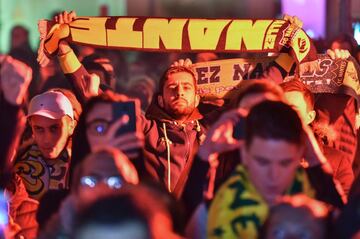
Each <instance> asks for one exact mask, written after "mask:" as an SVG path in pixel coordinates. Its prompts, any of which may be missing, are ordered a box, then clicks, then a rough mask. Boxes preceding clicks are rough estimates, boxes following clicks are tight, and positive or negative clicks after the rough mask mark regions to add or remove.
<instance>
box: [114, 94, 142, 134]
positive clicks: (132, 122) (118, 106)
mask: <svg viewBox="0 0 360 239" xmlns="http://www.w3.org/2000/svg"><path fill="white" fill-rule="evenodd" d="M135 103H136V102H135V101H126V102H114V103H112V110H113V122H115V121H117V120H119V119H120V118H123V120H124V124H123V125H121V126H120V127H119V128H118V130H117V131H116V134H115V135H116V136H119V135H122V134H124V133H129V132H135V131H136V104H135Z"/></svg>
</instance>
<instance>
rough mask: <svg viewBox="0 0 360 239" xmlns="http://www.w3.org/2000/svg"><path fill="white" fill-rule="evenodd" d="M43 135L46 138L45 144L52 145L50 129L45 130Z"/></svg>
mask: <svg viewBox="0 0 360 239" xmlns="http://www.w3.org/2000/svg"><path fill="white" fill-rule="evenodd" d="M43 137H44V139H43V142H44V144H46V145H50V144H51V138H52V135H51V133H50V132H48V131H45V134H44V136H43Z"/></svg>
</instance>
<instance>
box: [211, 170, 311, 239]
mask: <svg viewBox="0 0 360 239" xmlns="http://www.w3.org/2000/svg"><path fill="white" fill-rule="evenodd" d="M297 193H304V194H306V195H307V196H310V197H314V195H315V192H314V190H313V189H312V188H311V186H310V182H309V180H308V178H307V176H306V174H305V171H304V170H303V169H301V168H299V169H298V170H297V172H296V175H295V178H294V182H293V184H292V185H291V187H290V188H289V189H288V191H287V192H286V193H285V194H288V195H293V194H297ZM268 211H269V206H268V205H267V203H266V202H265V201H264V199H263V198H262V197H261V195H260V194H259V193H258V192H257V190H256V188H255V187H254V186H253V185H252V183H251V182H250V180H249V178H248V174H247V171H246V169H245V168H244V166H243V165H239V166H237V167H236V169H235V171H234V173H233V175H232V176H231V177H230V178H229V179H228V180H227V181H226V182H225V183H224V184H223V185H222V186H221V188H220V189H219V191H218V192H217V194H216V195H215V198H214V200H213V201H212V203H211V205H210V209H209V214H208V228H207V237H208V238H213V239H219V238H226V239H232V238H234V239H235V238H236V239H238V238H244V239H252V238H254V239H256V238H257V235H258V231H259V229H260V227H261V226H262V224H263V223H264V221H265V219H266V217H267V215H268Z"/></svg>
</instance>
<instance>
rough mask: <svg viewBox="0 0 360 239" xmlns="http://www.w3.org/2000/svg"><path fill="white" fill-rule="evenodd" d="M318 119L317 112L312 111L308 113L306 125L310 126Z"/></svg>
mask: <svg viewBox="0 0 360 239" xmlns="http://www.w3.org/2000/svg"><path fill="white" fill-rule="evenodd" d="M315 117H316V111H315V110H311V111H309V112H308V113H307V119H306V124H310V123H312V122H313V121H314V120H315Z"/></svg>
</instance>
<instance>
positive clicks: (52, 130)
mask: <svg viewBox="0 0 360 239" xmlns="http://www.w3.org/2000/svg"><path fill="white" fill-rule="evenodd" d="M59 128H60V127H59V126H58V125H56V126H51V128H50V131H51V132H56V131H57V130H58V129H59Z"/></svg>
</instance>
